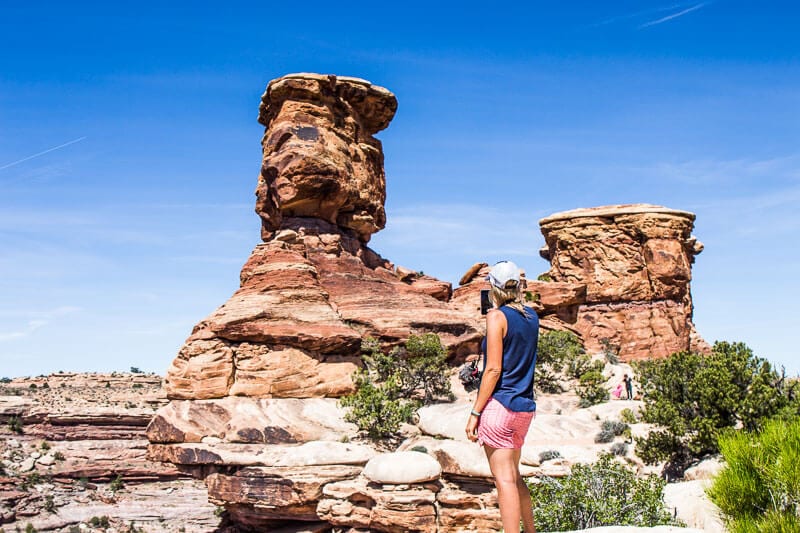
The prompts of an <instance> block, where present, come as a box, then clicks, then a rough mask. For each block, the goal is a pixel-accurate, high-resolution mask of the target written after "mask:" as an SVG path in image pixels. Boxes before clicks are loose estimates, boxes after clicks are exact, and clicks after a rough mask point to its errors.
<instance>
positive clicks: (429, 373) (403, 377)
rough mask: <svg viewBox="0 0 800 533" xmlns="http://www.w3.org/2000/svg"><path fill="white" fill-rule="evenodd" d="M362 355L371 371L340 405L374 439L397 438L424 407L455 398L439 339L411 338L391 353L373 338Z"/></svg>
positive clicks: (358, 377)
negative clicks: (402, 426)
mask: <svg viewBox="0 0 800 533" xmlns="http://www.w3.org/2000/svg"><path fill="white" fill-rule="evenodd" d="M362 350H363V351H364V363H365V365H366V368H365V369H363V370H360V371H358V372H357V373H356V375H355V378H354V380H355V384H356V392H355V393H354V394H351V395H349V396H345V397H343V398H342V399H341V400H340V403H341V405H342V406H343V407H345V408H347V409H348V412H347V413H346V414H345V420H346V421H348V422H352V423H354V424H356V425H357V426H358V428H359V429H360V430H361V431H366V432H367V435H368V436H369V437H370V438H373V439H379V438H384V437H390V436H393V435H395V434H396V433H397V431H398V430H399V429H400V425H401V424H403V422H408V421H409V420H411V417H412V416H413V414H414V411H415V410H416V409H417V407H418V406H419V404H420V403H430V402H432V401H434V400H435V399H437V398H441V397H446V398H447V399H452V391H451V390H450V378H449V368H448V366H447V362H446V355H447V354H446V351H445V349H444V347H443V346H442V343H441V341H440V340H439V337H438V336H437V335H436V334H433V333H429V334H425V335H421V336H416V335H412V336H411V337H409V339H408V341H407V342H406V345H405V347H403V348H395V349H394V350H392V352H391V353H389V354H385V353H384V352H383V351H382V350H381V347H380V344H379V343H378V342H377V341H376V340H375V339H371V338H370V339H366V340H365V341H364V343H363V344H362ZM415 397H417V398H419V399H415Z"/></svg>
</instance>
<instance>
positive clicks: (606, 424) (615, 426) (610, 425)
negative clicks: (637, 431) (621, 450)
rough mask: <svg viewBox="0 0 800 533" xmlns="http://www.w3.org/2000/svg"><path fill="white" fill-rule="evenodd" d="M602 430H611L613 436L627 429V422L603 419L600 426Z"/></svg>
mask: <svg viewBox="0 0 800 533" xmlns="http://www.w3.org/2000/svg"><path fill="white" fill-rule="evenodd" d="M601 427H602V428H603V431H609V432H611V433H612V434H613V435H614V436H615V437H618V436H620V435H622V433H623V432H624V431H625V430H626V429H628V427H629V426H628V424H626V423H625V422H620V421H618V420H604V421H603V424H602V426H601Z"/></svg>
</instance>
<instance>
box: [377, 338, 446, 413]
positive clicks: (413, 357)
mask: <svg viewBox="0 0 800 533" xmlns="http://www.w3.org/2000/svg"><path fill="white" fill-rule="evenodd" d="M392 353H393V354H394V356H395V358H396V360H398V361H399V362H400V364H399V370H400V376H401V382H402V386H403V392H405V393H407V394H409V393H413V392H414V391H421V392H422V395H423V398H422V401H423V403H425V404H429V403H432V402H433V401H434V400H436V399H437V398H447V399H448V400H450V401H452V400H454V399H455V398H454V396H453V392H452V391H451V390H450V367H449V366H448V365H447V350H445V348H444V346H442V341H441V340H440V339H439V336H438V335H436V334H435V333H425V334H424V335H411V336H410V337H409V338H408V340H407V341H406V346H405V349H403V348H395V349H394V350H393V351H392Z"/></svg>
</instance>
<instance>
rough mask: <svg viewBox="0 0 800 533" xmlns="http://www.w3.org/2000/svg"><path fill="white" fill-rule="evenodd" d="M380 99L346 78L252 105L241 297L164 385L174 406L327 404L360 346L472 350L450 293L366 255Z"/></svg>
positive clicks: (287, 81)
mask: <svg viewBox="0 0 800 533" xmlns="http://www.w3.org/2000/svg"><path fill="white" fill-rule="evenodd" d="M396 108H397V101H396V99H395V97H394V95H393V94H392V93H390V92H389V91H387V90H386V89H384V88H382V87H378V86H375V85H372V84H370V83H369V82H367V81H364V80H360V79H357V78H345V77H336V76H323V75H318V74H293V75H289V76H284V77H282V78H279V79H276V80H273V81H272V82H270V83H269V85H268V86H267V90H266V92H265V93H264V96H263V97H262V102H261V107H260V113H259V121H260V122H261V123H262V124H263V125H264V126H265V127H266V132H265V134H264V137H263V141H262V147H263V161H262V165H261V173H260V176H259V179H258V186H257V189H256V197H257V201H256V212H257V213H258V215H259V217H260V218H261V222H262V239H263V241H264V242H263V243H262V244H259V245H258V246H256V248H255V250H254V251H253V253H252V255H251V256H250V258H249V259H248V261H247V263H246V264H245V265H244V267H243V268H242V272H241V276H240V278H241V288H240V289H239V290H238V291H237V292H236V293H235V294H234V295H233V296H232V297H231V299H230V300H228V302H226V303H225V304H224V305H223V306H221V307H220V308H219V309H217V310H216V311H215V312H214V313H212V314H211V315H210V316H209V317H207V318H206V319H205V320H203V321H202V322H200V323H199V324H198V325H197V326H196V327H195V329H194V331H193V332H192V335H191V336H190V337H189V339H188V340H187V341H186V344H185V345H184V346H183V348H182V349H181V350H180V353H179V354H178V357H177V358H176V359H175V361H174V362H173V364H172V367H171V368H170V369H169V372H168V374H167V393H168V395H169V397H170V398H174V399H190V400H199V399H210V398H223V397H225V396H228V395H231V396H248V397H253V398H267V397H276V398H281V397H284V398H285V397H330V396H333V397H335V396H340V395H342V394H344V393H347V392H350V391H351V390H352V387H353V384H352V381H351V376H352V374H353V371H354V370H355V369H356V368H357V366H358V365H359V346H360V342H361V339H362V338H363V337H365V336H368V335H369V336H373V337H376V338H379V339H381V340H382V341H385V342H388V343H393V342H400V341H402V340H404V339H405V338H407V337H408V336H409V334H411V333H422V332H428V331H434V332H437V333H439V334H440V336H441V337H442V340H443V342H444V343H445V345H447V346H448V348H450V350H451V352H452V353H455V354H466V353H467V352H470V351H472V350H474V348H475V346H476V345H477V341H478V339H479V336H480V334H479V328H480V325H479V322H478V320H477V318H476V317H473V316H472V315H471V314H468V313H460V312H459V311H457V310H454V309H452V308H451V307H449V306H448V305H447V304H446V300H448V299H449V297H450V294H451V288H450V284H449V283H445V282H441V281H439V280H436V279H434V278H431V277H430V276H424V275H422V274H418V273H416V272H414V271H411V270H408V269H403V268H400V267H395V266H394V265H393V264H392V263H391V262H389V261H387V260H385V259H383V258H382V257H380V256H379V255H378V254H377V253H375V252H374V251H372V250H371V249H370V248H368V247H367V246H366V242H367V241H369V238H370V236H371V235H372V234H373V233H375V232H376V231H378V230H380V229H381V228H383V226H384V224H385V223H386V215H385V212H384V201H385V198H386V183H385V176H384V170H383V151H382V147H381V143H380V141H379V140H378V139H376V138H375V137H374V136H373V135H374V134H375V133H377V132H378V131H380V130H382V129H383V128H385V127H387V126H388V124H389V122H390V121H391V119H392V117H393V116H394V112H395V110H396Z"/></svg>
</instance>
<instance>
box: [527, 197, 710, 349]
mask: <svg viewBox="0 0 800 533" xmlns="http://www.w3.org/2000/svg"><path fill="white" fill-rule="evenodd" d="M694 219H695V216H694V214H692V213H689V212H686V211H678V210H675V209H668V208H666V207H661V206H655V205H649V204H633V205H617V206H607V207H595V208H589V209H576V210H573V211H566V212H563V213H556V214H554V215H551V216H549V217H546V218H544V219H542V220H541V221H540V222H539V225H540V227H541V229H542V233H543V234H544V237H545V241H546V245H545V247H544V248H543V249H542V250H541V251H540V253H541V255H542V257H544V258H545V259H547V260H549V261H550V271H549V272H548V273H547V277H549V280H548V281H538V282H533V283H530V282H529V287H528V290H529V291H531V292H538V293H540V294H541V300H542V303H544V304H545V306H544V307H545V308H544V309H543V310H542V311H543V314H544V316H545V317H548V318H551V319H556V320H559V321H561V322H562V323H563V327H564V328H571V329H574V330H576V331H577V332H579V333H580V334H581V336H582V337H583V341H584V343H585V346H586V349H587V350H588V351H590V352H599V351H602V350H604V349H609V347H612V348H611V349H615V350H618V351H619V356H620V357H621V359H622V360H633V359H643V358H647V357H666V356H667V355H669V354H671V353H674V352H677V351H681V350H696V351H706V350H707V349H708V345H707V344H706V343H705V341H703V340H702V338H700V336H699V335H698V334H697V332H696V330H695V327H694V324H693V323H692V309H693V307H692V295H691V291H690V281H691V279H692V270H691V265H692V263H694V258H695V256H696V255H697V254H699V253H700V252H701V251H702V250H703V245H702V244H701V243H700V242H698V240H697V239H696V238H695V237H694V236H693V235H692V229H693V227H694ZM554 287H555V288H556V290H555V291H554V290H551V289H552V288H554ZM554 292H555V293H559V294H561V295H562V297H558V295H556V294H553V293H554ZM546 294H547V295H548V296H550V297H552V296H555V297H554V298H552V301H547V300H550V298H546V297H545V295H546Z"/></svg>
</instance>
